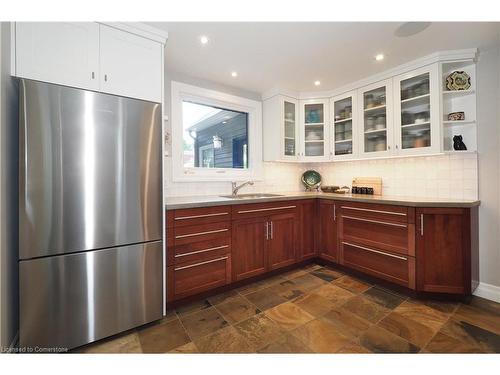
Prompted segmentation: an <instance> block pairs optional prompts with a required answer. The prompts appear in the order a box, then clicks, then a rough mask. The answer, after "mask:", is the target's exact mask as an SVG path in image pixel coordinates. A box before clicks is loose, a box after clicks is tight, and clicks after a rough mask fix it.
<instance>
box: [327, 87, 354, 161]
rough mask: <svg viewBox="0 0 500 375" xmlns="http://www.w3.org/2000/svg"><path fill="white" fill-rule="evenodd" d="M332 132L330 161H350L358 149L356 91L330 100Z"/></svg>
mask: <svg viewBox="0 0 500 375" xmlns="http://www.w3.org/2000/svg"><path fill="white" fill-rule="evenodd" d="M330 111H331V122H332V124H333V125H332V130H331V132H330V145H331V151H330V155H331V159H332V160H343V159H352V158H354V157H356V156H357V147H358V141H357V139H358V111H359V109H358V104H357V95H356V91H350V92H347V93H345V94H343V95H339V96H336V97H334V98H332V99H331V100H330Z"/></svg>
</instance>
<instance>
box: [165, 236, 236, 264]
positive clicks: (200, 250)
mask: <svg viewBox="0 0 500 375" xmlns="http://www.w3.org/2000/svg"><path fill="white" fill-rule="evenodd" d="M227 253H231V238H230V237H221V238H216V239H214V240H210V241H201V242H192V243H187V244H184V245H177V246H174V247H172V248H171V249H170V251H169V254H168V259H169V265H176V264H182V263H189V262H201V261H204V260H207V259H208V258H213V257H217V256H222V255H226V254H227Z"/></svg>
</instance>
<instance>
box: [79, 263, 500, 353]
mask: <svg viewBox="0 0 500 375" xmlns="http://www.w3.org/2000/svg"><path fill="white" fill-rule="evenodd" d="M75 352H80V353H418V352H421V353H500V304H497V303H494V302H491V301H488V300H485V299H482V298H478V297H474V298H473V299H472V301H471V303H470V304H468V305H466V304H462V303H454V302H438V301H433V300H425V301H422V300H414V299H412V298H409V297H407V296H404V295H401V294H398V293H395V292H393V291H390V290H387V289H384V288H382V287H380V286H377V285H370V284H367V283H366V282H363V281H360V280H357V279H356V278H354V277H351V276H348V275H344V274H342V273H340V272H338V271H336V270H333V269H330V268H328V267H322V266H319V265H316V264H313V265H309V266H306V267H304V268H302V269H298V270H293V271H290V272H287V273H285V274H282V275H280V276H275V277H272V278H269V279H266V280H262V281H259V282H256V283H253V284H250V285H247V286H244V287H241V288H239V289H237V290H233V291H229V292H226V293H222V294H219V295H216V296H213V297H210V298H208V299H205V300H200V301H196V302H193V303H191V304H189V305H187V306H182V307H180V308H178V309H176V310H171V311H169V312H168V314H167V316H166V317H165V318H164V319H163V320H161V321H159V322H155V323H152V324H149V325H146V326H143V327H140V328H138V329H136V330H132V331H128V332H126V333H124V334H121V335H118V336H114V337H112V338H110V339H105V340H102V341H100V342H97V343H94V344H90V345H87V346H85V347H82V348H79V349H77V350H76V351H75Z"/></svg>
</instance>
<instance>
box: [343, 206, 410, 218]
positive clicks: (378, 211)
mask: <svg viewBox="0 0 500 375" xmlns="http://www.w3.org/2000/svg"><path fill="white" fill-rule="evenodd" d="M340 208H342V209H344V210H356V211H367V212H377V213H379V214H388V215H398V216H406V214H405V213H404V212H393V211H383V210H372V209H369V208H359V207H349V206H341V207H340Z"/></svg>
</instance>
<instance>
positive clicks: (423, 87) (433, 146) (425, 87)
mask: <svg viewBox="0 0 500 375" xmlns="http://www.w3.org/2000/svg"><path fill="white" fill-rule="evenodd" d="M438 77H439V67H438V65H437V64H434V65H432V66H430V67H424V68H420V69H417V70H414V71H411V72H408V73H405V74H402V75H400V76H397V77H394V129H395V133H394V134H395V137H394V146H395V147H396V152H397V154H398V155H418V154H431V153H435V152H440V149H441V142H440V139H441V132H440V120H439V78H438Z"/></svg>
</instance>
